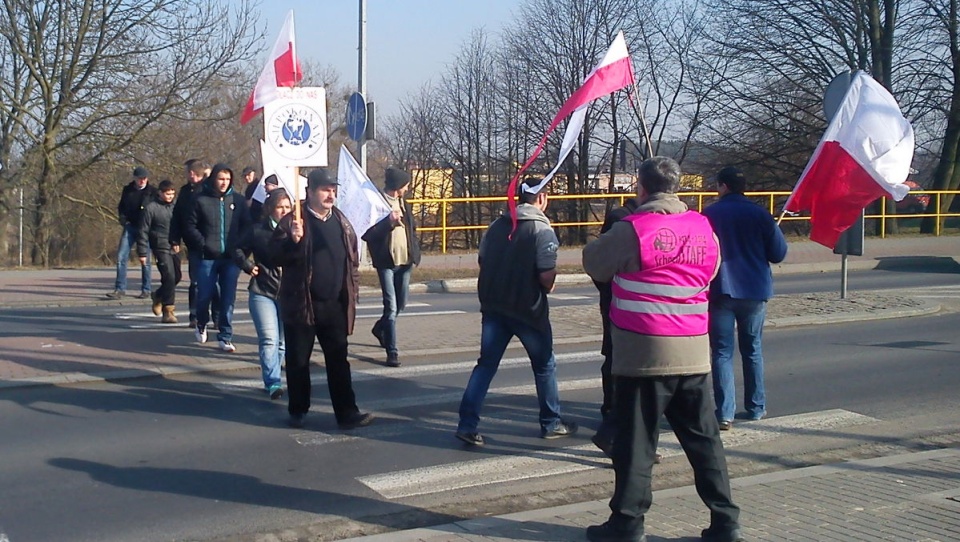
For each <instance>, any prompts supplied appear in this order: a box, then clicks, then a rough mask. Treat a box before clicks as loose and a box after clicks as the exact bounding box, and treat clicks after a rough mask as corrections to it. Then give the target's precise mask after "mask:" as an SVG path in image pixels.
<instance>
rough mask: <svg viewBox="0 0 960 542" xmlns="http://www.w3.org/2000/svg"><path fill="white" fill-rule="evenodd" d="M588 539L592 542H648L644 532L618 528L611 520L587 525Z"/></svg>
mask: <svg viewBox="0 0 960 542" xmlns="http://www.w3.org/2000/svg"><path fill="white" fill-rule="evenodd" d="M587 540H589V541H590V542H646V540H647V535H645V534H643V532H642V531H641V532H639V533H638V532H635V531H626V530H622V529H617V528H616V527H614V526H613V525H611V524H610V522H609V521H608V522H606V523H604V524H603V525H591V526H589V527H587Z"/></svg>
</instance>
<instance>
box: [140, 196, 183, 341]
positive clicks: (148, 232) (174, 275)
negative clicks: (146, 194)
mask: <svg viewBox="0 0 960 542" xmlns="http://www.w3.org/2000/svg"><path fill="white" fill-rule="evenodd" d="M176 196H177V191H176V189H175V188H174V187H173V183H172V182H170V180H169V179H164V180H162V181H160V185H159V186H158V187H157V197H156V199H155V200H154V201H151V202H150V203H148V204H147V206H146V207H144V209H143V214H142V215H141V216H140V236H139V238H138V239H137V255H138V256H140V265H145V264H146V263H147V254H149V252H148V249H149V250H150V251H152V252H153V254H154V256H155V257H156V259H157V270H159V271H160V287H159V288H157V290H156V291H155V292H153V294H152V296H151V298H152V299H153V314H155V315H157V316H160V315H161V314H162V315H163V318H162V319H161V322H162V323H164V324H176V323H177V317H176V315H174V312H173V311H174V309H175V306H174V303H175V294H176V288H177V284H178V283H179V282H180V278H181V275H180V245H171V244H170V223H171V222H172V221H173V199H174V198H175V197H176Z"/></svg>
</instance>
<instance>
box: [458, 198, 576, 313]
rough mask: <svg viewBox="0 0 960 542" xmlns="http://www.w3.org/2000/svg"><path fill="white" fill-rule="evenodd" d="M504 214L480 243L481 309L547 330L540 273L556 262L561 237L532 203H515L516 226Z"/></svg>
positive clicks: (479, 291)
mask: <svg viewBox="0 0 960 542" xmlns="http://www.w3.org/2000/svg"><path fill="white" fill-rule="evenodd" d="M511 227H512V222H511V220H510V215H507V214H504V215H502V216H501V217H500V218H498V219H497V220H495V221H494V222H493V224H491V225H490V227H489V228H487V232H486V233H485V234H484V236H483V239H482V240H481V241H480V253H479V254H478V257H479V260H480V276H479V277H478V279H477V294H478V297H479V298H480V312H483V313H495V314H500V315H503V316H507V317H510V318H514V319H517V320H520V321H521V322H524V323H526V324H528V325H530V326H533V327H535V328H538V329H541V330H546V329H548V328H549V325H550V309H549V306H548V303H547V292H546V291H544V289H543V286H542V285H541V283H540V273H543V272H546V271H550V270H552V269H554V268H556V265H557V248H559V241H558V240H557V235H556V233H554V231H553V227H552V226H551V225H550V220H549V219H548V218H547V217H546V215H544V214H543V212H542V211H540V209H538V208H536V207H535V206H533V205H529V204H521V205H518V206H517V230H516V231H515V232H514V233H513V235H512V237H511V236H510V229H511Z"/></svg>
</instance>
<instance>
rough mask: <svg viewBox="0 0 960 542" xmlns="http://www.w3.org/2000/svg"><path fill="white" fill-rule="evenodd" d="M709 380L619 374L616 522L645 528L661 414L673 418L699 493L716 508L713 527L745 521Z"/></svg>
mask: <svg viewBox="0 0 960 542" xmlns="http://www.w3.org/2000/svg"><path fill="white" fill-rule="evenodd" d="M709 378H710V375H709V374H702V375H691V376H665V377H650V378H631V377H624V376H618V377H617V384H616V398H615V400H614V407H615V408H616V420H617V429H618V432H617V438H616V439H615V440H614V444H613V468H614V471H615V473H616V488H615V490H614V493H613V498H612V499H611V500H610V510H611V511H612V512H613V514H612V515H611V516H610V521H611V522H613V523H614V524H615V525H616V526H617V527H618V528H622V529H624V530H629V531H634V532H636V531H640V532H642V530H643V516H644V514H646V512H647V510H649V509H650V504H651V503H652V502H653V491H652V488H651V486H650V482H651V477H652V471H653V463H654V458H655V456H656V452H657V440H658V439H659V436H660V428H659V425H658V424H659V421H660V417H661V416H666V418H667V421H669V422H670V426H671V427H672V428H673V432H674V433H676V435H677V439H678V440H679V441H680V445H681V446H682V447H683V451H684V453H686V454H687V460H689V461H690V465H691V466H692V467H693V474H694V484H695V485H696V488H697V493H698V494H699V495H700V499H701V500H702V501H703V502H704V504H706V505H707V508H709V509H710V526H711V527H714V528H716V529H722V530H728V529H733V528H735V527H736V526H738V525H739V518H740V509H739V508H738V507H737V505H735V504H733V499H732V497H731V494H730V477H729V475H728V474H727V461H726V459H725V458H724V454H723V443H722V442H721V441H720V428H719V426H718V424H717V418H716V416H714V414H713V409H714V404H713V399H712V397H711V395H710V385H711V384H710V382H709Z"/></svg>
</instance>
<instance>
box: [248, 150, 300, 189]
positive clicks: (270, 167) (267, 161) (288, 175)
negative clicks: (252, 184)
mask: <svg viewBox="0 0 960 542" xmlns="http://www.w3.org/2000/svg"><path fill="white" fill-rule="evenodd" d="M260 157H261V159H262V161H263V162H262V165H263V178H264V179H266V178H267V177H269V176H270V175H271V174H273V175H276V176H277V180H279V181H280V186H281V187H282V188H283V189H284V190H286V191H287V194H290V195H293V194H297V199H298V200H300V201H303V200H305V199H307V178H306V177H304V176H303V175H300V182H299V183H297V181H296V177H295V176H294V168H293V167H292V166H287V165H284V160H283V158H281V157H279V156H277V154H276V153H275V152H273V149H272V148H271V147H270V145H267V143H266V141H264V140H262V139H261V140H260ZM298 184H299V187H298V186H297V185H298ZM266 198H267V191H266V190H264V188H263V181H262V180H261V181H260V184H259V185H258V186H257V190H256V191H255V192H254V193H253V199H255V200H257V201H261V202H262V201H263V200H265V199H266Z"/></svg>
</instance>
